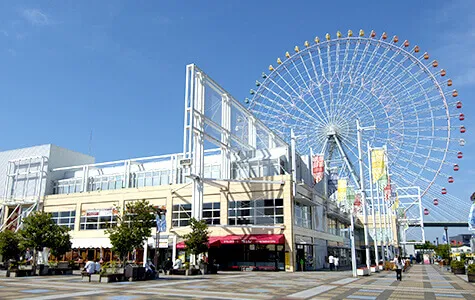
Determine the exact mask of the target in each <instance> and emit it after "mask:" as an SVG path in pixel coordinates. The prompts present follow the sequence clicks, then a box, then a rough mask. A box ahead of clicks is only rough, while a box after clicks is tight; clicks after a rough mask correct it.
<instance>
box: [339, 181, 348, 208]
mask: <svg viewBox="0 0 475 300" xmlns="http://www.w3.org/2000/svg"><path fill="white" fill-rule="evenodd" d="M347 186H348V181H347V180H346V179H339V180H338V202H342V201H345V200H346V191H347Z"/></svg>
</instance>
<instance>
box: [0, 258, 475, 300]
mask: <svg viewBox="0 0 475 300" xmlns="http://www.w3.org/2000/svg"><path fill="white" fill-rule="evenodd" d="M395 278H396V274H395V273H394V272H389V271H388V272H381V273H379V274H372V275H371V276H367V277H363V278H352V277H351V273H350V272H348V271H345V272H299V273H284V272H276V273H263V272H249V273H227V272H225V273H222V274H219V275H206V276H193V277H184V276H166V277H163V278H160V279H158V280H155V281H146V282H121V283H109V284H106V283H85V282H82V281H81V278H80V276H50V277H25V278H0V299H37V300H40V299H44V300H46V299H61V298H63V299H110V300H132V299H137V300H139V299H236V300H239V299H256V300H264V299H289V300H290V299H363V300H364V299H367V300H371V299H446V300H447V299H470V300H475V285H474V284H472V283H467V282H466V281H465V280H464V277H463V276H456V275H452V274H451V273H448V272H446V271H444V270H441V269H440V268H439V267H438V266H430V265H415V266H413V267H412V268H411V269H410V270H409V271H408V272H406V273H403V280H402V281H401V282H398V281H396V280H395ZM465 278H466V277H465Z"/></svg>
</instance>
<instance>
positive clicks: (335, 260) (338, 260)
mask: <svg viewBox="0 0 475 300" xmlns="http://www.w3.org/2000/svg"><path fill="white" fill-rule="evenodd" d="M333 262H334V264H335V271H338V265H339V264H340V259H339V258H338V256H335V257H334V258H333Z"/></svg>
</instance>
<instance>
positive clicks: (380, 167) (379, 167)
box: [371, 149, 384, 182]
mask: <svg viewBox="0 0 475 300" xmlns="http://www.w3.org/2000/svg"><path fill="white" fill-rule="evenodd" d="M371 174H372V175H373V182H375V181H377V180H379V178H381V177H382V176H383V174H384V149H373V150H371Z"/></svg>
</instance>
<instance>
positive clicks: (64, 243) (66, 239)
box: [51, 226, 72, 258]
mask: <svg viewBox="0 0 475 300" xmlns="http://www.w3.org/2000/svg"><path fill="white" fill-rule="evenodd" d="M55 230H57V231H58V232H57V233H56V234H55V235H54V241H53V243H52V245H51V254H53V255H54V256H55V257H56V258H58V257H60V256H61V255H64V254H66V252H68V251H70V250H71V246H72V243H71V235H70V234H69V228H68V227H65V226H58V227H56V229H55Z"/></svg>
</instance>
